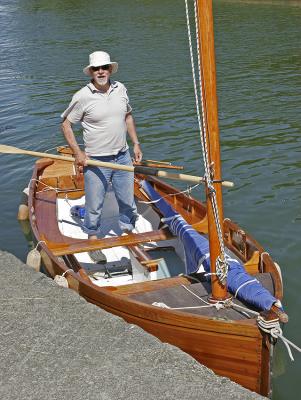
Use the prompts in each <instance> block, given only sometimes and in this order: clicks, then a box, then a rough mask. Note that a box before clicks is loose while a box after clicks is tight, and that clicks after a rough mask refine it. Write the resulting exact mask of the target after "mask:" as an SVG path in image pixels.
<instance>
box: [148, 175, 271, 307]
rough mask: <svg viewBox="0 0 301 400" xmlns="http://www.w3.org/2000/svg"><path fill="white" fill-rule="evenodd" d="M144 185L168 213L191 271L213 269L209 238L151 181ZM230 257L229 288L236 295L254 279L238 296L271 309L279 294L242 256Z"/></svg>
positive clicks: (161, 209)
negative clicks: (252, 271)
mask: <svg viewBox="0 0 301 400" xmlns="http://www.w3.org/2000/svg"><path fill="white" fill-rule="evenodd" d="M142 187H143V189H144V190H145V192H146V193H147V194H148V195H149V196H150V198H151V199H152V200H153V201H156V203H155V205H156V207H158V208H159V210H160V211H161V212H162V214H163V215H164V220H165V223H166V224H167V225H168V226H169V228H170V230H171V232H172V233H173V234H174V235H176V236H177V237H179V238H180V239H181V241H182V243H183V245H184V249H185V257H186V260H185V261H186V272H187V274H191V273H194V272H197V271H198V270H199V269H200V268H201V269H202V266H203V267H204V270H205V272H210V256H209V241H208V239H207V238H206V237H205V236H203V235H201V234H199V233H198V232H197V231H196V230H195V229H194V228H193V227H192V226H191V225H189V224H188V223H187V222H186V221H185V220H184V218H182V217H181V216H180V215H179V214H177V213H176V211H175V210H174V209H173V208H172V207H171V205H169V204H168V203H167V202H166V201H165V200H164V199H162V197H161V196H160V194H159V193H158V192H157V191H156V190H155V189H154V188H153V187H152V185H151V184H150V183H149V182H147V181H144V182H143V183H142ZM226 257H227V260H228V263H229V271H228V276H227V286H228V290H229V292H230V293H232V294H234V295H235V293H236V291H237V289H238V288H239V287H240V286H241V285H243V284H244V283H246V282H249V281H253V282H251V283H248V284H246V285H245V286H243V287H241V288H240V289H239V292H238V294H237V298H238V299H240V300H243V301H246V302H247V303H248V304H250V305H253V306H255V307H256V308H258V309H259V310H269V309H270V308H271V306H272V305H273V304H274V303H275V302H276V299H275V297H273V296H272V295H271V293H270V292H269V291H268V290H267V289H265V288H264V287H263V286H262V285H261V284H260V283H259V282H258V281H257V280H254V277H252V276H251V275H249V274H248V273H247V272H246V271H245V269H244V266H243V265H242V264H241V263H240V262H239V261H238V260H236V259H235V258H232V257H231V256H230V255H229V254H227V255H226ZM202 270H203V269H202ZM209 279H210V277H209V278H208V280H209Z"/></svg>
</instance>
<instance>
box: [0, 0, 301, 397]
mask: <svg viewBox="0 0 301 400" xmlns="http://www.w3.org/2000/svg"><path fill="white" fill-rule="evenodd" d="M214 6H215V29H216V33H215V36H216V37H215V38H216V57H217V74H218V96H219V120H220V132H221V144H222V160H223V175H224V178H225V179H228V180H233V181H234V182H235V188H234V189H232V190H226V191H225V193H224V203H225V214H226V215H227V216H229V217H231V218H232V219H234V220H235V221H238V222H239V223H240V225H241V226H243V227H244V228H245V229H246V230H247V231H249V232H251V233H252V234H253V235H254V236H255V237H256V239H257V240H258V241H260V242H261V243H262V244H263V246H264V247H266V249H267V250H268V251H269V252H270V253H271V254H272V255H273V257H274V258H275V259H276V260H277V261H278V262H279V264H280V265H281V266H282V271H283V279H284V284H285V295H286V296H285V305H286V308H287V312H288V314H289V315H290V318H291V320H290V323H289V324H288V326H287V327H286V330H285V335H286V336H287V337H288V338H289V339H291V340H292V341H293V342H296V343H297V344H299V345H301V338H300V326H301V318H300V314H299V312H300V311H298V310H300V306H301V301H300V295H299V292H300V287H301V284H300V281H301V269H300V259H301V246H300V233H301V229H300V223H301V202H300V200H301V178H300V168H301V159H300V150H301V138H300V131H301V117H300V104H301V96H300V87H301V75H300V67H301V51H300V50H301V49H300V41H301V23H300V21H301V2H300V1H223V0H217V1H215V2H214ZM0 23H1V32H0V42H1V47H0V55H1V63H0V88H1V96H0V143H4V144H8V145H13V146H18V147H23V148H28V149H34V150H38V151H45V150H47V149H51V148H53V147H55V146H57V145H60V144H63V143H64V141H63V138H62V135H61V133H60V129H59V123H60V117H59V115H60V113H61V112H62V110H64V108H65V107H66V105H67V103H68V101H69V99H70V97H71V95H72V94H73V93H74V91H76V90H77V89H79V88H80V87H81V86H83V85H84V84H85V82H86V78H85V76H84V75H83V74H82V68H83V67H84V66H85V65H87V61H88V54H89V53H90V52H92V51H94V50H96V49H101V50H107V51H109V52H110V53H111V55H112V58H113V60H117V61H118V62H119V68H120V69H119V72H118V74H117V75H116V79H118V80H120V81H122V82H124V83H125V84H126V86H127V87H128V91H129V95H130V99H131V103H132V106H133V108H134V113H135V117H136V121H137V127H138V133H139V138H140V141H141V142H142V144H143V150H144V154H145V156H146V158H150V159H166V160H172V161H174V162H175V163H180V164H183V165H185V172H187V173H193V174H194V175H196V174H202V173H203V168H202V161H201V152H200V145H199V139H198V133H197V123H196V117H195V113H194V100H193V88H192V82H191V69H190V61H189V50H188V44H187V35H186V22H185V14H184V1H183V0H161V1H158V0H144V1H142V0H140V1H138V0H132V1H130V0H128V1H126V0H124V1H121V0H113V1H111V2H108V1H106V2H104V1H99V0H98V1H95V0H90V1H89V2H84V1H80V0H64V1H58V0H52V1H45V0H40V1H37V0H36V1H34V0H22V1H21V0H9V1H8V0H1V2H0ZM0 166H1V172H2V173H1V176H0V187H1V192H0V204H1V217H0V218H1V222H0V248H1V249H3V250H8V251H10V252H12V253H14V254H15V255H16V256H18V257H19V258H21V259H22V260H25V259H26V253H27V251H28V244H27V242H26V240H25V238H24V236H23V234H22V232H21V229H20V226H19V224H18V222H17V221H16V218H15V216H16V213H17V209H18V205H19V201H20V197H21V191H22V190H23V188H24V187H25V186H26V185H27V184H28V181H29V179H30V176H31V172H32V166H33V159H31V158H28V157H25V156H11V155H0ZM276 362H277V365H276V367H275V375H276V377H275V379H274V395H273V399H274V400H276V399H277V400H280V399H295V398H298V392H299V387H298V377H299V376H300V372H301V354H297V353H296V354H295V362H294V363H291V362H290V361H289V358H288V356H287V354H286V352H285V351H283V346H282V344H279V346H278V354H277V358H276Z"/></svg>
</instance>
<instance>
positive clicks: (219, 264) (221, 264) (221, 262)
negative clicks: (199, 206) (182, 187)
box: [185, 0, 229, 284]
mask: <svg viewBox="0 0 301 400" xmlns="http://www.w3.org/2000/svg"><path fill="white" fill-rule="evenodd" d="M185 10H186V22H187V34H188V42H189V51H190V61H191V69H192V78H193V86H194V94H195V103H196V111H197V119H198V125H199V132H200V138H201V145H202V154H203V162H204V168H205V180H206V184H207V188H208V196H209V198H210V201H211V204H212V210H213V216H214V221H215V225H216V229H217V235H218V241H219V247H220V256H219V257H217V259H216V263H215V267H216V275H217V277H218V279H219V281H220V282H221V283H222V284H225V283H226V278H227V274H228V269H229V264H228V262H227V260H226V257H225V246H224V240H223V234H222V228H221V224H220V218H219V211H218V206H217V199H216V191H215V189H214V186H213V179H212V172H211V166H210V164H209V155H208V145H207V127H206V115H205V105H204V103H205V101H204V97H203V92H202V90H201V88H203V78H202V66H201V56H200V50H199V49H200V43H199V30H198V18H197V3H196V0H194V19H195V36H196V42H197V60H198V73H199V74H198V78H199V89H198V86H197V80H196V73H195V62H194V56H193V49H192V41H191V29H190V19H189V8H188V1H187V0H185ZM199 97H200V100H201V111H202V115H201V113H200V104H199Z"/></svg>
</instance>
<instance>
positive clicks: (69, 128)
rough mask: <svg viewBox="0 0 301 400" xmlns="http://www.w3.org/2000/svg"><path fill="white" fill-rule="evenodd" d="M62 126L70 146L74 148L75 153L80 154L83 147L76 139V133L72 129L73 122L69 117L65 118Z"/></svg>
mask: <svg viewBox="0 0 301 400" xmlns="http://www.w3.org/2000/svg"><path fill="white" fill-rule="evenodd" d="M61 128H62V132H63V134H64V136H65V139H66V141H67V143H68V145H69V146H70V148H71V149H72V151H73V153H74V154H78V153H79V152H80V151H81V149H80V147H79V145H78V143H77V141H76V139H75V135H74V132H73V130H72V126H71V123H70V122H69V121H68V120H67V119H65V120H64V122H63V123H62V125H61Z"/></svg>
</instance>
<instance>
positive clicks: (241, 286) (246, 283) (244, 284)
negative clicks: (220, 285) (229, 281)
mask: <svg viewBox="0 0 301 400" xmlns="http://www.w3.org/2000/svg"><path fill="white" fill-rule="evenodd" d="M252 282H258V280H257V279H256V278H255V279H251V280H250V281H247V282H245V283H242V284H241V285H240V286H239V287H238V289H237V290H236V292H235V295H234V297H235V298H236V297H237V294H238V292H239V291H240V289H242V288H243V287H244V286H246V285H248V284H249V283H252Z"/></svg>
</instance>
